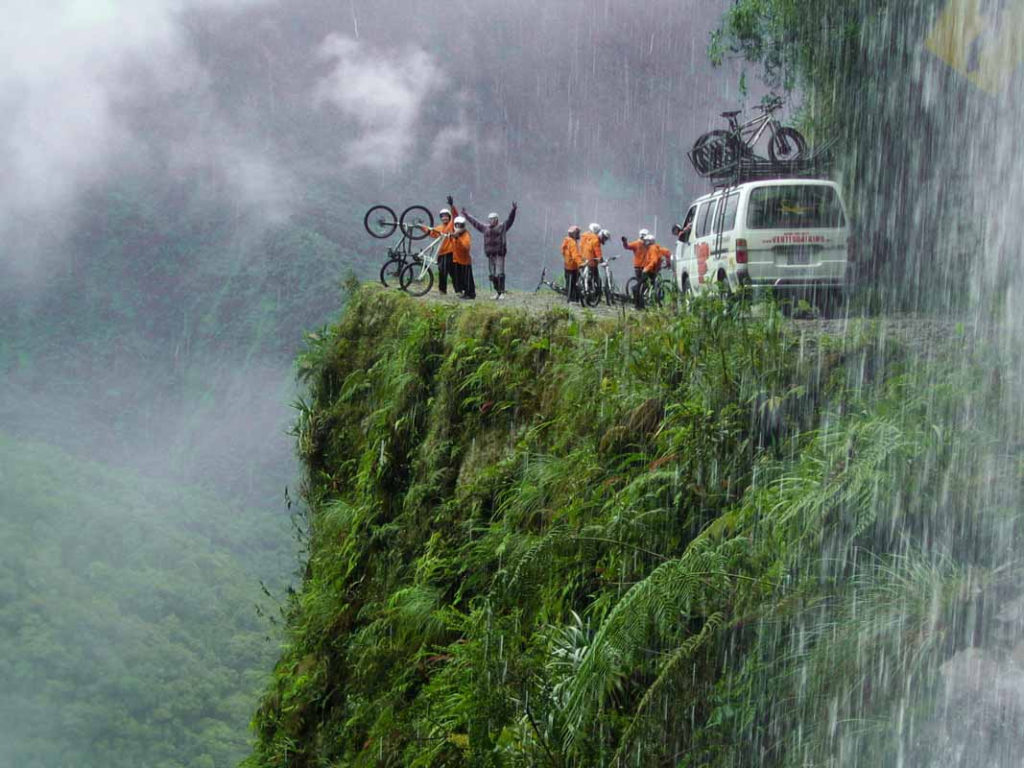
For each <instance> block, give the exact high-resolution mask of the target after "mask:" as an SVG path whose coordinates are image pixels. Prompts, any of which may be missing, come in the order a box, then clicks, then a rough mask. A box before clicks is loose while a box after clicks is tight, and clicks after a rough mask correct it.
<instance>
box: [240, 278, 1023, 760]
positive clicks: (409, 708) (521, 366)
mask: <svg viewBox="0 0 1024 768" xmlns="http://www.w3.org/2000/svg"><path fill="white" fill-rule="evenodd" d="M878 338H879V337H878V335H877V329H876V328H874V327H873V326H871V325H870V324H869V325H865V326H864V327H863V328H862V333H861V335H860V336H857V335H856V334H854V335H853V336H850V337H847V338H846V339H830V338H828V337H820V338H817V339H807V338H799V337H798V336H797V335H796V334H795V333H794V332H793V331H792V330H791V329H790V327H789V326H787V325H786V324H785V323H784V322H783V321H782V319H781V318H780V317H778V316H777V315H776V314H774V313H773V312H772V311H766V312H765V314H764V315H763V316H758V317H752V316H749V315H748V314H747V313H746V310H745V309H743V308H742V307H726V306H723V305H722V304H720V303H718V302H717V301H710V302H706V303H697V304H696V305H694V306H693V307H692V308H691V311H689V312H686V313H682V314H680V315H678V316H676V315H667V314H658V313H652V314H648V315H646V316H632V317H629V318H625V319H622V320H616V321H597V320H593V319H582V320H581V319H579V318H577V317H574V316H572V315H570V314H569V313H567V312H561V311H556V312H551V313H548V314H543V315H535V316H530V315H527V314H523V313H517V312H501V311H499V310H495V309H492V308H488V307H483V306H481V307H475V308H472V309H462V308H456V309H453V308H449V307H447V306H442V305H435V306H430V305H424V304H422V303H416V302H415V301H413V300H410V299H408V298H406V297H403V296H400V295H394V294H385V293H381V292H379V291H375V290H372V289H362V290H361V291H359V292H358V293H357V294H356V296H355V297H354V299H353V300H352V301H351V302H350V304H349V306H348V308H347V310H346V312H345V314H344V316H343V318H342V320H341V321H340V322H339V323H338V324H337V325H335V326H332V327H331V328H329V329H325V330H323V331H321V332H319V333H316V334H312V335H311V336H310V346H309V350H308V352H307V353H306V354H305V355H304V356H303V357H302V358H301V368H302V372H303V376H304V378H305V380H306V381H307V383H308V394H307V395H306V396H305V398H304V399H303V400H302V401H301V402H300V403H299V406H300V415H299V419H298V422H297V426H296V437H297V441H298V445H299V450H300V454H301V456H302V458H303V461H304V462H305V467H306V470H307V473H308V476H307V486H306V489H305V499H306V502H307V504H308V513H307V515H308V517H307V525H308V530H307V534H308V542H309V560H308V565H307V570H306V575H305V580H304V584H303V587H302V589H301V591H300V592H299V593H298V594H297V595H296V596H295V598H294V601H293V602H292V604H291V606H290V610H289V616H288V643H287V649H286V652H285V654H284V656H283V658H282V659H281V661H280V662H279V663H278V666H277V669H276V672H275V677H274V681H273V684H272V685H271V686H270V689H269V690H268V691H267V693H266V695H265V697H264V699H263V702H262V704H261V706H260V708H259V710H258V712H257V714H256V717H255V726H256V732H257V738H258V744H257V749H256V751H255V753H254V755H253V756H252V757H251V758H250V759H249V761H248V763H247V765H249V766H253V767H256V766H260V767H263V766H281V767H283V766H286V765H287V766H294V767H301V766H314V765H332V766H333V765H337V766H350V765H351V766H356V765H396V766H399V765H401V766H442V765H445V766H451V765H463V764H464V765H495V766H496V765H523V766H536V765H551V766H599V765H723V766H724V765H730V766H732V765H807V764H816V763H818V762H819V761H822V760H823V759H824V757H825V756H826V755H832V756H835V755H836V754H838V753H840V752H841V749H840V748H839V746H837V745H841V744H845V745H846V748H851V743H852V742H856V744H857V749H858V750H860V752H859V754H862V755H863V754H865V753H864V751H863V750H869V751H868V753H867V754H874V753H873V752H871V751H870V750H875V749H877V750H881V752H879V753H877V754H891V753H887V752H885V750H889V749H892V748H894V746H895V744H896V742H898V741H899V740H900V739H902V738H905V733H904V732H903V731H902V730H900V731H899V732H897V730H896V729H894V728H892V727H891V725H892V723H891V720H888V719H887V718H889V717H890V716H891V707H893V706H894V705H895V703H896V702H897V701H902V702H903V706H904V708H905V709H909V710H910V711H904V712H903V715H902V716H903V718H904V719H905V721H907V722H909V721H912V720H913V719H914V718H920V723H921V726H920V728H919V735H920V734H921V733H926V732H927V728H926V725H925V723H927V715H928V712H927V707H922V708H921V709H920V711H918V710H914V709H913V707H908V705H907V704H906V696H907V689H906V686H907V685H912V686H913V687H915V688H918V687H920V688H923V689H927V688H928V687H929V686H932V685H934V684H935V681H936V676H937V674H938V673H937V663H935V662H937V660H938V659H941V658H943V657H945V656H946V655H948V654H950V653H952V652H953V651H954V650H955V649H956V648H957V647H960V646H961V645H962V644H964V643H965V642H967V640H968V637H969V636H971V634H972V633H973V632H977V631H980V629H979V626H978V623H977V622H976V618H977V613H972V611H970V610H967V609H968V608H972V607H974V608H976V607H977V605H978V604H979V603H981V602H983V601H984V600H987V599H990V598H991V596H992V594H993V591H994V590H996V589H997V587H998V585H999V584H1000V583H1001V580H1002V579H1005V578H1007V577H1008V576H1009V570H1010V569H1007V568H1006V567H1004V566H1005V563H1006V562H1008V561H1010V560H1012V557H1013V555H1012V546H1013V545H1012V542H1013V541H1014V540H1016V535H1017V532H1018V528H1019V522H1020V521H1019V510H1017V509H1014V508H1013V507H1012V506H1011V505H1010V504H1009V503H1008V502H1007V499H1008V497H1004V496H999V495H997V492H996V491H995V490H993V489H994V488H996V487H997V486H998V487H1002V488H1003V489H1004V492H1006V491H1005V489H1006V488H1007V487H1009V488H1011V489H1013V491H1014V492H1015V491H1016V490H1018V489H1019V486H1020V483H1021V473H1020V472H1019V467H1018V465H1017V464H1016V459H1015V458H1013V456H1012V455H1010V454H1008V453H1007V452H1006V451H1004V450H1003V447H1004V443H1003V442H1001V441H1004V440H1005V441H1007V443H1008V442H1009V441H1011V440H1012V435H1011V434H1009V432H1007V431H1006V430H1001V429H1000V428H999V425H996V424H992V423H986V421H985V419H984V418H983V417H982V416H981V415H980V414H979V413H976V412H973V411H972V412H971V414H970V418H963V416H964V415H965V413H966V411H965V409H968V410H969V409H970V407H971V406H970V403H971V402H976V401H983V400H984V398H990V397H993V396H995V395H996V394H997V392H996V390H997V389H998V388H999V387H1000V386H1001V385H1000V382H999V380H998V377H991V376H984V375H981V374H979V373H978V371H983V370H985V369H984V367H983V366H978V367H973V366H971V367H961V368H959V369H957V370H956V371H954V372H953V373H950V374H948V375H947V376H946V377H945V378H944V381H945V382H946V383H944V384H943V385H941V386H939V387H937V388H935V387H931V386H925V383H926V382H932V379H930V378H929V375H930V374H929V371H928V366H922V365H906V366H904V365H903V363H901V360H902V359H903V353H902V352H901V350H900V349H899V348H898V347H897V346H895V345H891V344H888V345H878V343H877V341H878ZM883 350H888V351H883ZM965 393H971V399H968V400H964V397H963V396H964V394H965ZM973 398H977V399H978V400H974V399H973ZM951 468H955V469H956V472H957V478H958V479H957V481H956V482H955V483H953V482H951V478H952V474H951ZM995 477H998V478H999V479H1000V480H1005V481H1007V482H1006V483H1001V484H996V483H992V480H993V478H995ZM985 523H988V525H986V524H985ZM937 553H939V554H937ZM972 622H974V623H972ZM911 672H912V673H913V674H910V673H911ZM901 673H907V674H906V675H904V674H901ZM910 679H912V680H913V682H912V683H908V680H910ZM798 723H799V724H800V727H797V724H798ZM924 741H925V742H927V739H926V738H925V739H924ZM880 761H881V762H884V760H880Z"/></svg>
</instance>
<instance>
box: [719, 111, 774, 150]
mask: <svg viewBox="0 0 1024 768" xmlns="http://www.w3.org/2000/svg"><path fill="white" fill-rule="evenodd" d="M773 112H775V110H774V109H771V110H769V109H765V110H764V112H763V113H762V114H761V116H760V117H755V118H754V119H753V120H748V121H747V122H745V123H742V124H740V122H739V121H738V120H737V119H736V118H735V117H731V118H729V131H730V132H731V133H732V134H733V135H735V136H736V137H737V138H738V139H740V141H742V142H743V143H744V144H746V145H747V146H748V147H753V146H754V145H755V144H757V142H758V141H760V139H761V136H763V135H764V131H765V128H770V129H771V133H772V135H774V134H775V124H776V121H775V120H774V119H773V118H772V113H773Z"/></svg>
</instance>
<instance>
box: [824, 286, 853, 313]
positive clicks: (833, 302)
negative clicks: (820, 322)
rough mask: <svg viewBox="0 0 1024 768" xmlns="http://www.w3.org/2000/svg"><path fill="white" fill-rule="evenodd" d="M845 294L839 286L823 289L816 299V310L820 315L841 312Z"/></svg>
mask: <svg viewBox="0 0 1024 768" xmlns="http://www.w3.org/2000/svg"><path fill="white" fill-rule="evenodd" d="M845 299H846V296H845V294H844V292H843V290H842V289H841V288H830V289H829V290H827V291H823V292H822V294H821V299H820V300H819V301H818V311H819V312H821V316H822V317H836V316H837V315H841V314H842V312H843V305H844V304H845Z"/></svg>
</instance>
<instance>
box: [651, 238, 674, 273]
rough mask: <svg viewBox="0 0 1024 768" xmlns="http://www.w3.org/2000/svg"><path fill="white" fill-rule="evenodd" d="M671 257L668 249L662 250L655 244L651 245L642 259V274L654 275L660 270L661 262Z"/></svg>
mask: <svg viewBox="0 0 1024 768" xmlns="http://www.w3.org/2000/svg"><path fill="white" fill-rule="evenodd" d="M671 255H672V251H670V250H669V249H668V248H662V247H661V246H660V245H658V244H657V243H651V244H650V245H648V246H647V254H646V258H645V259H644V272H646V273H647V274H656V273H657V272H658V270H659V269H661V260H662V259H663V258H667V257H669V256H671Z"/></svg>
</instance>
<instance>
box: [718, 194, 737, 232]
mask: <svg viewBox="0 0 1024 768" xmlns="http://www.w3.org/2000/svg"><path fill="white" fill-rule="evenodd" d="M739 206H740V193H739V192H733V193H732V194H731V195H729V197H728V199H727V200H726V201H725V214H724V215H723V216H722V232H732V231H733V230H734V229H736V209H737V208H739Z"/></svg>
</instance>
